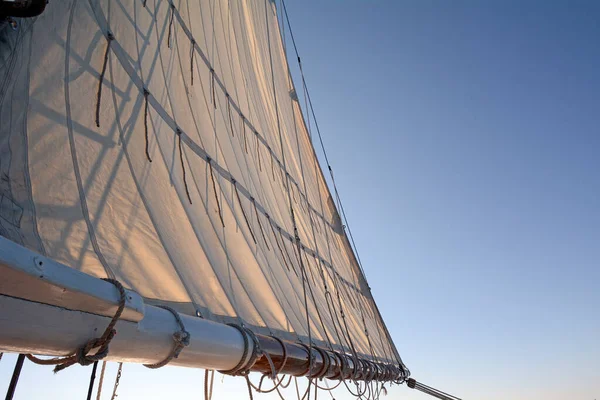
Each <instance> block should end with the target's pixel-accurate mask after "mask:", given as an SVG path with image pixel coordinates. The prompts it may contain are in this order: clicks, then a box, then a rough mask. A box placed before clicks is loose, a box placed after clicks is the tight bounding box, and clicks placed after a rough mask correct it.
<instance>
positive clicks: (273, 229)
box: [267, 215, 295, 272]
mask: <svg viewBox="0 0 600 400" xmlns="http://www.w3.org/2000/svg"><path fill="white" fill-rule="evenodd" d="M267 219H268V220H269V221H270V220H271V218H270V217H269V215H267ZM269 226H270V227H271V232H273V237H274V238H275V243H277V247H278V248H279V252H280V253H281V258H283V263H284V264H285V267H286V268H287V269H288V271H291V270H290V266H289V265H288V262H287V260H286V258H285V255H284V254H283V249H282V248H281V245H280V244H279V240H277V235H276V234H275V228H273V224H271V223H269ZM283 245H284V246H285V243H284V244H283ZM294 272H295V270H294Z"/></svg>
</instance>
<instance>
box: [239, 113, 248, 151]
mask: <svg viewBox="0 0 600 400" xmlns="http://www.w3.org/2000/svg"><path fill="white" fill-rule="evenodd" d="M240 118H241V119H242V132H243V136H244V151H245V152H246V154H248V139H246V122H245V121H244V120H245V119H246V118H245V117H244V114H242V113H240Z"/></svg>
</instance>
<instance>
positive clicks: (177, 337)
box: [144, 305, 191, 369]
mask: <svg viewBox="0 0 600 400" xmlns="http://www.w3.org/2000/svg"><path fill="white" fill-rule="evenodd" d="M157 307H159V308H162V309H163V310H167V311H169V312H170V313H171V314H172V315H173V317H174V318H175V322H176V323H177V325H179V330H178V331H175V332H173V349H172V350H171V352H170V353H169V355H168V356H167V357H166V358H165V359H164V360H162V361H160V362H158V363H156V364H144V367H147V368H150V369H157V368H161V367H164V366H165V365H167V364H168V363H170V362H171V360H172V359H174V358H178V357H179V354H181V351H182V350H183V349H184V348H185V347H187V346H189V344H190V338H191V335H190V333H189V332H188V331H187V330H186V329H185V326H184V325H183V321H182V320H181V317H180V316H179V314H178V313H177V311H175V310H174V309H172V308H171V307H169V306H165V305H158V306H157Z"/></svg>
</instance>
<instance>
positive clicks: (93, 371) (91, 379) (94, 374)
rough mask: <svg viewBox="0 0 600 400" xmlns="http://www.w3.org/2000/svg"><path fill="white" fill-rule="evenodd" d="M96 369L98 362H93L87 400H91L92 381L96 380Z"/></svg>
mask: <svg viewBox="0 0 600 400" xmlns="http://www.w3.org/2000/svg"><path fill="white" fill-rule="evenodd" d="M97 369H98V361H95V362H94V366H93V367H92V375H91V376H90V386H89V388H88V394H87V400H92V391H93V390H94V381H95V380H96V370H97Z"/></svg>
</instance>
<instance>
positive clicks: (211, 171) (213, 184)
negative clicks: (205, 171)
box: [207, 157, 225, 228]
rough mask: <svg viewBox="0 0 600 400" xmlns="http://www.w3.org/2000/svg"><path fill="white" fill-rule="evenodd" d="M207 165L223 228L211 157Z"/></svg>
mask: <svg viewBox="0 0 600 400" xmlns="http://www.w3.org/2000/svg"><path fill="white" fill-rule="evenodd" d="M207 162H208V166H209V167H210V180H211V181H212V187H213V192H214V193H215V201H216V202H217V210H218V212H219V219H220V220H221V225H223V228H225V221H223V213H222V212H221V203H219V195H218V194H217V185H216V184H215V175H214V173H213V166H212V159H211V158H210V157H209V158H208V160H207Z"/></svg>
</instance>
